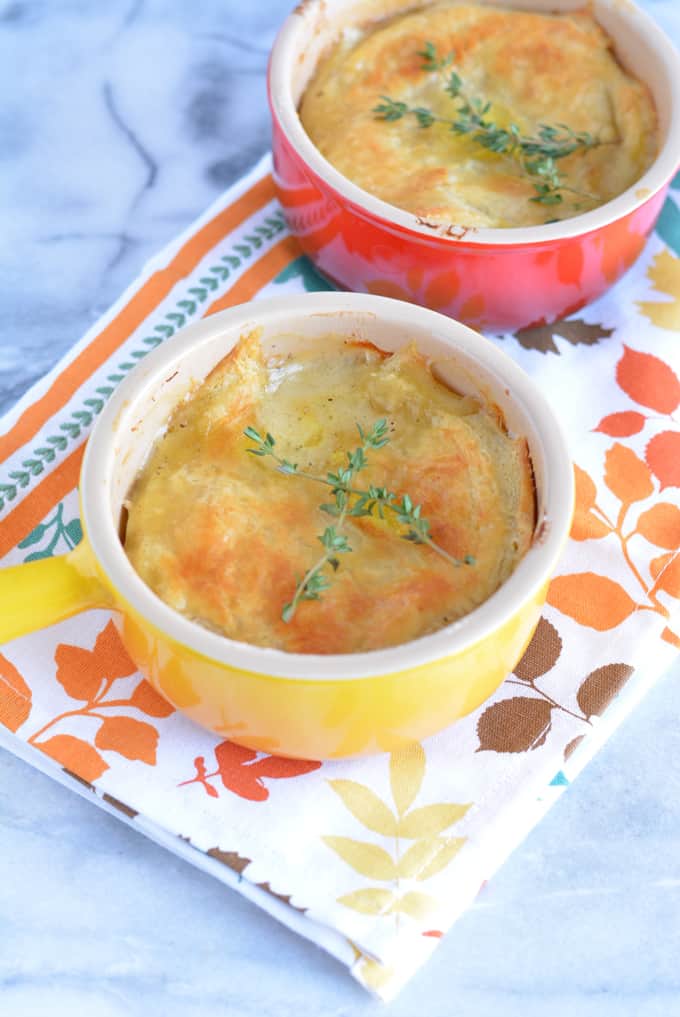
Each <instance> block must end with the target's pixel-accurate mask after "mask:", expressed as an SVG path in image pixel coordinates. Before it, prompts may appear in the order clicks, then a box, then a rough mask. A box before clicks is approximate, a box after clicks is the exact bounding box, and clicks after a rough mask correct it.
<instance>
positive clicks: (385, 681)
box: [0, 293, 573, 759]
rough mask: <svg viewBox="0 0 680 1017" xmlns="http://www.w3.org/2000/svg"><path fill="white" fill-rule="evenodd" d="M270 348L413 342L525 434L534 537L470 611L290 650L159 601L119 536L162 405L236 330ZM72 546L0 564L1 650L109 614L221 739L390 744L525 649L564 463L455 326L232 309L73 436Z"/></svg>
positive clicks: (493, 364)
mask: <svg viewBox="0 0 680 1017" xmlns="http://www.w3.org/2000/svg"><path fill="white" fill-rule="evenodd" d="M253 328H260V329H261V330H262V342H263V345H265V347H266V348H268V349H271V350H275V349H276V350H282V349H284V350H288V349H294V347H295V344H296V343H299V342H304V343H306V344H307V343H309V341H310V340H312V341H319V342H322V341H323V337H324V335H328V334H329V333H333V332H335V333H339V332H343V333H345V334H347V335H350V336H352V337H354V338H357V339H360V340H367V341H370V342H372V343H375V345H376V346H378V347H380V348H381V349H384V350H387V351H394V350H397V349H400V348H401V347H403V346H404V345H406V344H407V343H409V342H415V343H416V345H417V347H418V349H419V350H421V351H422V352H423V353H424V354H425V355H426V356H427V357H429V358H431V359H432V360H434V362H435V364H436V370H437V373H438V375H439V377H440V378H441V379H442V380H443V381H445V382H448V383H450V384H451V385H452V387H455V388H456V389H457V390H459V391H460V390H462V391H463V392H464V393H466V394H468V393H469V394H471V395H476V396H478V397H481V398H482V399H483V400H486V401H489V402H493V403H496V404H497V405H498V407H499V409H500V411H501V413H502V414H503V417H504V419H505V420H506V423H507V426H508V428H509V430H510V432H511V433H513V434H516V435H518V436H521V437H524V438H526V441H527V443H528V446H529V451H530V455H531V459H532V463H533V467H534V474H535V481H536V493H537V500H538V526H537V530H536V534H535V536H534V540H533V543H532V546H531V547H530V548H529V550H528V552H527V554H526V555H525V556H524V558H523V559H522V561H521V562H520V563H519V565H518V567H517V569H516V570H515V572H514V573H513V574H512V575H511V576H510V578H509V579H508V580H507V581H506V582H505V583H504V584H503V585H502V586H501V588H500V589H499V590H497V591H496V593H494V594H493V596H491V597H490V598H489V599H488V600H487V601H486V602H485V603H484V604H482V605H481V606H480V607H479V608H477V609H475V610H474V611H472V612H471V613H470V614H468V615H466V616H465V617H464V618H461V619H459V620H458V621H456V622H454V623H453V624H451V625H448V626H446V627H445V628H442V629H440V630H439V631H437V632H434V633H432V634H429V635H426V636H423V637H421V638H419V639H415V640H412V641H410V642H408V643H404V644H402V645H400V646H392V647H388V648H386V649H381V650H373V651H369V652H364V653H353V654H332V655H316V654H298V653H287V652H284V651H281V650H275V649H266V648H262V647H258V646H250V645H248V644H245V643H239V642H235V641H233V640H230V639H227V638H225V637H223V636H220V635H218V634H216V633H214V632H210V631H208V630H206V629H204V628H202V627H200V626H199V625H197V624H195V623H194V622H191V621H189V620H188V619H186V618H184V617H182V616H181V615H179V614H178V613H177V612H175V611H173V610H172V608H170V607H168V606H167V605H166V604H164V603H163V602H162V601H161V600H160V599H159V598H158V597H156V595H155V594H154V593H152V591H151V590H150V589H149V588H148V587H147V586H146V585H145V584H144V583H143V581H142V580H141V579H140V577H139V576H138V575H137V573H136V572H135V571H134V569H133V568H132V566H131V564H130V562H129V561H128V559H127V557H126V555H125V551H124V549H123V547H122V544H121V541H120V537H119V526H120V521H121V508H122V505H123V500H124V498H125V496H126V494H127V492H128V490H129V488H130V485H131V483H132V480H133V478H134V477H135V476H136V475H137V473H138V471H139V468H140V466H141V465H142V463H143V462H144V459H145V458H146V456H147V454H148V452H149V449H150V448H151V445H152V444H153V441H154V440H155V438H156V437H157V435H158V433H159V431H160V430H161V428H162V427H163V426H164V423H165V421H166V420H167V418H168V416H169V414H170V412H171V410H172V408H173V407H174V406H175V405H176V404H177V403H178V402H179V401H180V400H181V399H182V398H183V397H184V396H185V395H186V394H187V393H188V392H189V391H190V390H191V389H192V387H193V386H195V385H196V383H197V382H200V381H201V380H202V379H203V378H204V377H206V375H207V374H208V373H209V372H210V371H211V370H212V369H213V367H214V366H215V365H216V364H217V363H218V362H219V361H220V360H221V359H222V358H223V357H224V355H225V354H226V353H227V352H228V351H229V349H231V347H232V346H233V345H234V344H235V343H236V342H237V340H238V339H239V337H240V336H241V335H242V334H244V333H246V332H248V331H250V330H252V329H253ZM80 493H81V514H82V520H83V528H84V532H85V537H84V540H83V542H82V544H81V545H80V546H79V547H78V548H77V549H76V550H75V551H73V552H71V553H70V554H69V555H66V556H65V557H63V558H55V559H47V560H44V561H39V562H34V563H31V564H28V565H19V566H15V567H13V568H9V569H5V570H3V571H0V600H2V602H3V604H5V605H6V606H5V607H4V608H3V615H2V618H0V642H6V641H8V640H10V639H13V638H15V637H18V636H20V635H23V634H25V633H27V632H30V631H33V630H35V629H37V628H40V627H43V626H45V625H49V624H51V623H53V622H55V621H58V620H59V619H61V618H64V617H67V616H69V615H72V614H75V613H77V612H79V611H82V610H85V609H87V608H89V607H109V608H110V609H112V610H113V611H114V614H115V617H116V619H117V622H118V625H119V628H120V631H121V634H122V637H123V640H124V642H125V644H126V646H127V648H128V650H129V652H130V654H131V655H132V657H133V658H134V660H135V661H136V662H137V664H138V666H139V668H140V670H141V671H143V672H144V674H145V675H146V676H147V677H148V678H149V680H150V681H151V682H152V683H153V684H154V685H155V687H156V688H157V689H158V690H159V691H160V692H161V693H162V694H163V695H164V696H166V697H167V698H168V699H169V700H170V701H171V702H172V703H173V704H174V705H175V706H176V707H177V708H178V709H181V710H183V711H184V712H185V713H186V714H187V715H188V716H189V717H191V718H192V719H193V720H195V721H197V722H198V723H200V724H203V725H205V726H206V727H209V728H212V729H213V730H215V731H216V732H218V733H219V734H220V735H222V736H223V737H226V738H229V739H231V740H233V741H235V742H238V743H240V744H243V745H247V746H250V747H252V748H256V749H263V750H266V751H268V752H272V753H278V754H280V755H288V756H298V757H303V758H311V759H322V758H336V757H341V756H349V755H359V754H362V753H368V752H377V751H389V750H391V749H393V748H395V747H396V746H398V745H400V744H404V743H406V742H409V741H413V740H414V739H422V738H424V737H427V736H428V735H430V734H433V733H434V732H436V731H438V730H440V729H441V728H443V727H445V726H447V725H448V724H450V723H451V722H453V721H454V720H456V719H457V718H459V717H461V716H463V715H465V714H466V713H469V712H470V711H471V710H473V709H475V708H476V707H477V706H478V705H479V704H480V703H481V702H483V701H484V700H485V699H486V698H487V697H488V696H489V695H490V694H491V693H492V692H493V691H494V689H495V688H496V687H497V686H498V685H499V684H500V682H501V681H502V680H503V678H504V677H505V676H506V675H507V673H508V672H509V671H511V670H512V668H513V667H514V665H515V664H516V662H517V661H518V659H519V658H520V656H521V654H522V652H523V650H524V648H525V646H526V644H527V642H528V641H529V639H530V638H531V635H532V633H533V630H534V628H535V626H536V623H537V621H538V618H539V615H540V610H541V606H542V604H543V602H544V599H545V592H546V588H547V583H548V581H549V579H550V576H551V575H552V573H553V571H554V569H555V566H556V563H557V559H558V557H559V554H560V552H561V549H562V546H563V544H564V542H565V540H566V538H567V534H568V532H569V526H570V522H571V515H572V509H573V479H572V468H571V463H570V459H569V455H568V451H567V446H566V442H565V440H564V438H563V436H562V434H561V431H560V428H559V425H558V424H557V422H556V420H555V418H554V416H553V414H552V411H551V410H550V408H549V406H548V404H547V403H546V401H545V400H544V398H543V397H542V395H541V394H540V393H539V392H538V391H537V389H536V388H535V387H534V386H533V384H532V382H531V381H530V380H529V379H528V378H527V376H526V375H525V374H524V373H523V372H522V371H521V370H520V369H519V368H518V367H517V366H516V365H515V364H514V363H513V362H512V361H511V360H510V359H509V358H508V357H507V356H506V355H505V354H503V353H501V352H500V351H499V350H497V349H496V348H495V347H494V346H493V345H492V344H491V343H488V342H487V341H486V340H484V339H483V338H482V337H481V336H479V335H478V334H477V333H475V332H473V331H472V330H470V329H468V328H466V327H465V326H463V325H461V324H459V323H457V322H455V321H451V320H450V319H447V318H444V317H442V316H441V315H438V314H435V313H434V312H432V311H427V310H424V309H422V308H419V307H416V306H412V305H407V304H404V303H401V302H398V301H393V300H387V299H385V298H383V297H372V296H366V295H357V294H349V293H337V294H336V293H332V294H331V293H323V294H314V295H312V294H308V295H306V296H295V297H287V298H281V299H277V300H270V301H262V302H258V303H257V304H255V305H244V306H241V307H236V308H233V309H230V310H228V311H224V312H222V313H221V314H217V315H214V316H213V317H211V318H209V319H207V320H205V321H202V322H199V323H197V324H195V325H192V326H190V327H189V328H187V329H185V330H183V331H182V332H180V333H179V334H178V335H177V336H176V337H175V338H173V339H172V340H170V341H169V342H168V343H166V344H165V345H164V346H163V347H161V348H160V349H159V350H157V351H156V352H155V353H154V354H152V355H151V356H149V357H148V358H147V359H145V360H144V361H143V362H142V363H141V364H140V366H139V367H138V368H136V370H135V371H134V372H132V374H131V375H130V376H129V377H128V379H127V380H126V381H125V382H124V383H123V384H122V385H121V386H120V388H119V389H118V390H117V392H116V393H115V395H114V396H113V397H112V399H111V400H110V402H109V403H108V405H107V406H106V408H105V410H104V412H103V413H102V415H101V417H100V419H99V421H98V423H97V425H96V427H95V429H94V431H93V433H92V435H91V437H90V439H89V442H88V447H87V450H86V454H85V458H84V461H83V468H82V474H81V482H80Z"/></svg>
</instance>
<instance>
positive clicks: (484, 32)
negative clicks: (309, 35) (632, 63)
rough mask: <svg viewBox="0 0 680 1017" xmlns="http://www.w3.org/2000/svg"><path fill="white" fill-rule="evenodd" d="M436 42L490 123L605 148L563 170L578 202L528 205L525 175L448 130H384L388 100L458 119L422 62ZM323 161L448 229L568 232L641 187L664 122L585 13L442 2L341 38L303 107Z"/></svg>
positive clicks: (439, 81)
mask: <svg viewBox="0 0 680 1017" xmlns="http://www.w3.org/2000/svg"><path fill="white" fill-rule="evenodd" d="M427 42H433V43H434V44H435V45H436V47H437V51H438V53H439V55H440V56H443V55H445V54H448V53H453V54H455V68H456V70H457V72H458V73H459V74H460V75H461V77H462V79H463V81H464V82H465V87H466V90H467V91H468V92H469V93H470V94H471V95H472V96H476V97H477V98H483V99H485V100H488V101H490V102H491V113H490V114H489V115H490V116H492V118H493V121H494V122H495V123H497V124H498V125H499V126H500V127H504V128H507V127H508V126H509V125H510V124H511V123H514V124H517V125H518V127H519V128H520V130H521V131H522V132H524V133H526V134H534V133H535V132H536V130H537V129H538V127H539V126H540V125H541V124H545V123H548V124H552V125H556V124H560V123H561V124H568V125H569V126H570V127H571V128H573V129H574V130H575V131H588V132H589V133H590V134H591V135H592V136H593V137H596V138H598V139H600V140H602V141H603V142H606V144H603V145H602V146H600V147H598V148H594V149H591V150H590V151H587V152H576V153H574V154H572V155H570V156H568V157H567V158H565V159H561V160H560V162H559V167H560V170H561V171H562V172H563V173H564V177H565V184H566V185H568V187H570V188H573V189H574V190H575V191H577V192H580V193H579V194H573V193H571V192H566V191H565V192H563V197H564V200H563V202H562V203H561V204H559V205H553V206H550V207H549V208H546V207H545V206H543V205H541V204H536V203H535V202H532V201H531V200H530V199H531V198H532V197H533V196H534V195H535V191H534V188H533V184H532V182H531V180H530V179H529V180H528V179H527V178H526V176H525V175H523V172H522V169H521V166H520V165H519V163H518V162H517V161H516V160H514V159H512V158H511V157H509V156H506V155H498V154H496V153H493V152H487V151H485V150H484V149H483V148H481V147H480V146H479V145H478V144H476V143H475V142H474V141H471V140H470V139H469V138H466V137H463V136H459V135H456V134H454V133H452V132H451V131H450V130H449V128H448V127H447V126H446V125H444V124H436V125H435V126H433V127H429V128H427V129H423V128H421V127H419V126H418V123H417V121H416V120H415V118H414V117H411V116H409V117H405V118H403V119H402V120H399V121H398V122H396V123H384V122H378V121H377V120H376V119H375V116H374V114H373V113H372V109H373V107H374V106H375V105H376V103H377V102H379V101H380V96H385V95H387V96H389V97H390V98H392V99H395V100H397V101H400V102H405V103H407V104H408V105H409V106H411V107H427V108H428V109H430V110H432V111H433V112H434V113H435V114H436V115H437V116H441V117H448V118H450V117H452V116H455V104H454V102H453V100H452V99H451V98H450V97H449V96H447V95H446V93H445V91H444V87H443V86H444V84H445V80H446V75H447V73H448V72H447V71H442V72H440V73H426V72H424V71H423V70H422V58H421V57H419V56H418V51H419V50H422V49H423V48H424V46H425V44H426V43H427ZM300 116H301V119H302V123H303V125H304V127H305V129H306V131H307V133H308V134H309V136H310V138H311V139H312V141H313V142H314V144H315V145H316V146H317V147H318V149H319V150H320V152H321V153H322V154H323V155H324V156H325V157H326V158H327V159H328V160H329V162H331V163H332V164H333V165H334V166H335V167H336V168H337V169H338V170H339V171H340V172H341V173H343V174H344V175H345V176H347V177H348V178H349V179H350V180H352V181H354V183H356V184H358V185H359V186H360V187H362V188H364V190H366V191H369V192H370V193H372V194H374V195H376V196H377V197H379V198H381V199H383V200H384V201H387V202H389V203H390V204H393V205H396V206H398V207H399V208H403V209H406V210H407V211H410V212H413V213H414V214H415V215H416V216H419V217H421V218H425V219H427V220H431V221H436V222H438V223H447V222H449V223H458V224H462V225H465V226H478V227H479V226H482V227H485V226H486V227H508V226H527V225H536V224H540V223H543V222H545V221H546V220H548V219H556V218H559V219H565V218H569V217H570V216H573V215H577V214H578V213H579V212H583V211H587V210H589V209H591V208H595V207H597V206H598V205H601V204H603V203H604V202H606V201H609V200H610V199H611V198H614V197H615V196H616V195H618V194H620V193H621V192H622V191H624V190H625V189H626V188H627V187H629V186H631V185H632V184H633V183H634V182H635V181H636V180H638V179H639V177H640V176H641V175H642V173H643V172H644V171H645V170H646V169H647V167H648V166H649V165H650V164H651V162H652V161H653V159H654V157H655V155H656V150H657V136H656V115H655V111H654V106H653V103H652V100H651V96H650V94H649V92H648V90H647V88H646V86H644V85H643V84H641V83H640V82H639V81H637V80H636V79H634V78H633V77H631V75H629V74H627V73H626V71H625V70H624V69H623V68H622V67H621V65H620V64H619V63H618V61H617V59H616V56H615V55H614V53H613V50H612V46H611V40H610V39H609V37H608V36H607V34H606V33H605V32H604V30H603V29H602V28H601V27H600V26H599V25H598V24H597V22H596V21H595V20H594V18H593V17H592V16H591V15H590V14H589V13H587V12H586V11H582V12H574V13H570V14H538V13H531V12H527V11H516V10H508V9H502V8H497V7H482V6H478V5H473V4H457V3H451V2H448V3H435V4H433V5H431V6H428V7H427V8H425V9H424V10H417V11H412V12H410V13H406V14H404V15H403V16H401V17H396V18H391V19H389V20H388V21H386V22H383V23H378V24H377V25H375V24H374V25H372V26H369V27H368V28H367V29H366V31H365V32H364V33H363V34H362V35H361V37H360V38H359V39H358V40H357V38H356V36H354V37H351V38H350V37H346V38H343V39H342V40H341V41H340V42H339V43H338V44H337V45H336V46H335V48H334V49H333V50H332V52H330V53H329V54H327V56H326V58H325V59H323V60H322V61H321V63H320V65H319V67H318V68H317V71H316V74H315V76H314V78H313V79H312V81H311V82H310V84H309V86H308V88H307V90H306V92H305V94H304V96H303V99H302V103H301V107H300Z"/></svg>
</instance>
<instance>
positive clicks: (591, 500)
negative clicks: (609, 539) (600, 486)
mask: <svg viewBox="0 0 680 1017" xmlns="http://www.w3.org/2000/svg"><path fill="white" fill-rule="evenodd" d="M574 482H575V491H576V499H575V507H574V520H573V522H572V524H571V537H572V539H573V540H598V539H599V538H601V537H606V536H607V534H608V533H609V527H608V526H607V525H606V524H605V523H603V522H602V520H601V519H599V518H598V517H597V516H596V515H595V513H594V512H593V511H592V509H593V506H594V505H595V499H596V497H597V489H596V487H595V484H594V483H593V481H592V480H591V478H590V477H589V476H588V474H587V473H586V471H585V470H582V469H581V467H580V466H574Z"/></svg>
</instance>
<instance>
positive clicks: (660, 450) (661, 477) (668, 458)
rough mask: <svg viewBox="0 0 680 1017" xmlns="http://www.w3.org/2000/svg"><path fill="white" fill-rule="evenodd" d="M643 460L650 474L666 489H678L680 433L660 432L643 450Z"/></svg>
mask: <svg viewBox="0 0 680 1017" xmlns="http://www.w3.org/2000/svg"><path fill="white" fill-rule="evenodd" d="M645 459H646V460H647V463H648V464H649V467H650V469H651V470H652V473H653V474H654V476H655V477H656V479H657V480H658V481H659V483H660V484H661V490H662V491H663V490H664V489H665V488H666V487H680V432H678V431H662V432H661V434H657V435H655V436H654V437H653V438H652V440H651V441H650V442H649V444H648V445H647V448H646V449H645Z"/></svg>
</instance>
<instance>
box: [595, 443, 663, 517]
mask: <svg viewBox="0 0 680 1017" xmlns="http://www.w3.org/2000/svg"><path fill="white" fill-rule="evenodd" d="M604 482H605V484H606V485H607V487H608V488H609V490H610V491H611V492H612V494H615V495H616V497H617V498H618V499H619V501H622V502H624V503H626V504H629V505H630V504H632V503H633V502H636V501H644V500H645V498H649V496H650V494H653V493H654V483H653V481H652V474H651V470H650V469H649V467H648V466H647V464H646V463H644V462H643V461H642V459H639V458H638V457H637V456H636V455H635V453H634V452H633V451H632V449H629V448H626V446H625V445H621V444H620V442H616V444H615V445H612V447H611V448H610V449H609V450H608V451H607V454H606V456H605V469H604Z"/></svg>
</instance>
